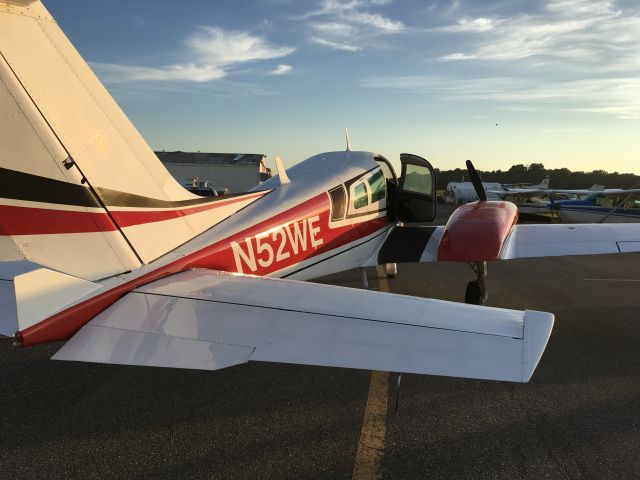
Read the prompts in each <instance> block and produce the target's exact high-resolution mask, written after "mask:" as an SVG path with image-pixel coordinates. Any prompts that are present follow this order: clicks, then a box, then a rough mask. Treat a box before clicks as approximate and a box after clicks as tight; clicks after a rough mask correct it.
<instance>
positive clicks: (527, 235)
mask: <svg viewBox="0 0 640 480" xmlns="http://www.w3.org/2000/svg"><path fill="white" fill-rule="evenodd" d="M0 80H1V82H0V255H1V256H0V260H1V261H2V263H0V315H1V317H0V332H1V333H3V334H5V335H13V336H14V339H15V343H16V344H18V345H21V346H29V345H36V344H41V343H45V342H54V341H62V340H64V341H66V343H65V344H64V346H63V347H62V348H61V349H60V350H59V351H58V352H57V353H56V355H55V356H54V358H55V359H63V360H78V361H89V362H104V363H117V364H129V365H149V366H164V367H180V368H195V369H207V370H215V369H219V368H223V367H227V366H230V365H235V364H240V363H243V362H247V361H249V360H257V361H272V362H290V363H300V364H312V365H326V366H338V367H351V368H363V369H376V370H387V371H398V372H415V373H426V374H436V375H450V376H458V377H471V378H486V379H499V380H510V381H519V382H522V381H528V380H529V378H530V377H531V375H532V373H533V371H534V369H535V367H536V365H537V363H538V361H539V359H540V357H541V355H542V353H543V351H544V348H545V345H546V343H547V340H548V338H549V335H550V332H551V329H552V325H553V319H554V317H553V315H552V314H550V313H544V312H534V311H513V310H505V309H499V308H489V307H484V306H479V305H468V304H458V303H453V302H446V301H440V300H432V299H424V298H416V297H409V296H404V295H395V294H386V293H380V292H373V291H367V290H356V289H348V288H342V287H334V286H326V285H319V284H313V283H306V282H303V281H301V280H306V279H311V278H314V277H318V276H321V275H326V274H329V273H333V272H338V271H342V270H347V269H351V268H354V267H365V266H373V265H378V264H392V263H396V262H431V261H456V262H470V263H472V264H473V265H475V266H476V269H477V273H478V280H476V281H475V282H472V288H471V294H470V295H469V297H471V299H472V300H474V301H479V300H481V299H482V297H483V296H484V281H483V278H484V277H483V274H484V271H485V268H484V267H485V266H486V261H491V260H501V259H511V258H521V257H536V256H552V255H574V254H588V253H613V252H615V253H617V252H632V251H639V250H640V225H633V224H626V225H614V224H607V225H571V226H567V225H516V220H517V216H518V212H517V209H516V207H515V206H514V205H513V204H511V203H508V202H485V201H480V202H475V203H472V204H468V205H466V206H464V207H461V208H459V209H458V210H457V211H456V212H455V213H454V214H453V215H452V216H451V218H450V220H449V222H448V223H447V225H446V226H444V227H439V226H438V227H436V226H424V222H429V221H431V220H433V218H434V215H435V203H434V185H435V182H434V180H435V178H434V172H433V169H432V168H431V165H429V163H428V162H427V161H426V160H424V159H422V158H420V157H417V156H414V155H402V157H401V163H402V171H401V174H400V176H399V177H397V176H396V174H395V173H394V171H393V168H392V167H391V165H390V164H389V162H388V161H387V160H386V159H384V158H383V157H381V156H379V155H376V154H373V153H369V152H355V151H343V152H332V153H325V154H321V155H317V156H314V157H312V158H309V159H307V160H305V161H303V162H301V163H299V164H297V165H295V166H294V167H292V168H290V169H289V170H288V171H287V172H285V171H284V168H282V165H281V164H280V163H279V162H278V163H279V175H278V176H277V177H274V178H273V179H271V180H269V181H267V182H265V183H264V184H262V185H260V186H258V187H256V188H255V189H254V190H253V191H251V192H248V193H244V194H238V195H231V196H221V197H208V198H201V197H198V196H195V195H193V194H191V193H189V192H188V191H186V190H185V189H184V188H183V187H181V186H180V185H179V184H178V183H177V182H176V181H175V180H174V179H173V178H172V177H171V176H170V175H169V173H168V172H167V171H166V170H165V168H164V167H163V166H162V165H161V163H160V162H159V161H158V159H157V157H156V156H155V155H154V153H153V151H152V150H151V149H150V148H149V147H148V146H147V144H146V143H145V142H144V140H143V139H142V137H141V136H140V134H139V133H138V132H137V131H136V130H135V128H134V127H133V125H132V124H131V123H130V122H129V120H128V119H127V118H126V116H125V115H124V114H123V112H122V111H121V110H120V109H119V107H118V106H117V104H116V103H115V101H114V100H113V99H112V98H111V96H110V95H109V94H108V92H107V91H106V90H105V88H104V87H103V86H102V84H101V83H100V82H99V81H98V79H97V78H96V77H95V75H94V74H93V72H92V71H91V70H90V68H89V67H88V66H87V64H86V63H85V62H84V61H83V60H82V58H81V57H80V55H79V54H78V53H77V52H76V50H75V49H74V48H73V46H72V45H71V43H70V42H69V40H68V39H67V38H66V37H65V36H64V34H63V33H62V31H61V30H60V28H59V27H58V25H57V24H56V23H55V21H54V20H53V19H52V18H51V16H50V14H49V13H48V12H47V10H46V9H45V8H44V6H43V5H42V3H40V2H39V1H33V0H10V1H9V2H6V0H5V2H4V3H2V6H1V7H0ZM471 172H472V174H473V175H475V172H474V171H473V168H471ZM474 178H475V180H476V181H477V175H475V176H474ZM274 277H279V278H274Z"/></svg>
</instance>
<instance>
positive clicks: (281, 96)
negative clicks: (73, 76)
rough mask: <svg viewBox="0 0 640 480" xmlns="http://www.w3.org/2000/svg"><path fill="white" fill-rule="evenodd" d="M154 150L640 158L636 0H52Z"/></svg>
mask: <svg viewBox="0 0 640 480" xmlns="http://www.w3.org/2000/svg"><path fill="white" fill-rule="evenodd" d="M44 3H45V5H46V6H47V8H48V9H49V10H50V11H51V13H52V14H53V15H54V17H55V18H56V20H57V21H58V23H59V24H60V26H61V27H62V29H63V30H64V32H65V33H66V34H67V36H68V37H69V38H70V39H71V41H72V42H73V43H74V45H75V46H76V48H77V49H78V50H79V51H80V53H81V54H82V56H83V57H84V58H85V60H87V61H88V62H89V64H90V66H91V67H92V68H93V69H94V71H95V72H96V73H97V74H98V76H99V77H100V79H101V80H102V81H103V83H104V84H105V86H106V87H107V88H108V89H109V91H110V92H111V93H112V95H113V96H114V97H115V99H116V100H117V101H118V103H119V104H120V106H121V107H122V108H123V110H124V111H125V112H126V113H127V115H128V116H129V118H130V119H131V120H132V121H133V123H134V124H135V125H136V127H137V128H138V129H139V130H140V132H141V133H142V135H143V136H144V137H145V139H146V140H147V141H148V142H149V144H150V145H151V147H152V148H154V149H156V150H163V149H164V150H167V151H169V150H184V151H203V152H204V151H208V152H243V153H265V154H267V155H268V156H269V157H270V158H272V157H274V156H276V155H279V156H282V157H283V160H284V163H285V165H292V164H294V163H297V162H299V161H301V160H303V159H305V158H307V157H309V156H312V155H315V154H317V153H321V152H325V151H334V150H344V149H345V140H344V128H345V127H348V129H349V136H350V141H351V145H352V148H353V149H354V150H366V151H374V152H377V153H380V154H382V155H384V156H385V157H387V158H389V159H390V160H393V161H397V158H398V157H399V154H400V153H401V152H407V153H413V154H416V155H420V156H422V157H425V158H427V159H428V160H429V161H431V163H432V164H433V165H434V167H436V168H440V169H451V168H456V167H460V168H464V161H465V160H466V159H471V160H473V161H474V164H475V165H476V168H478V169H481V170H494V169H507V168H509V167H510V166H511V165H513V164H518V163H523V164H530V163H533V162H536V163H543V164H544V165H545V166H546V167H547V168H561V167H567V168H569V169H571V170H594V169H602V170H607V171H618V172H633V173H636V174H640V4H639V3H638V2H637V1H636V0H631V1H599V0H590V1H589V0H546V1H536V2H532V1H524V0H522V1H521V0H508V1H493V2H491V1H478V0H449V1H443V0H434V1H430V0H427V1H420V0H344V1H341V0H309V1H304V2H301V1H294V0H255V1H245V0H235V1H224V0H218V1H215V2H211V1H208V2H205V1H197V0H181V1H180V2H167V1H159V0H127V1H124V0H122V1H121V0H111V1H109V2H105V1H103V0H45V1H44Z"/></svg>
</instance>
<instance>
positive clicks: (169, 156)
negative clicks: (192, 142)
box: [155, 152, 266, 166]
mask: <svg viewBox="0 0 640 480" xmlns="http://www.w3.org/2000/svg"><path fill="white" fill-rule="evenodd" d="M155 153H156V155H157V156H158V158H159V159H160V161H161V162H162V163H195V164H200V165H256V166H258V165H260V162H262V160H263V159H264V158H265V156H266V155H264V154H262V153H204V152H155Z"/></svg>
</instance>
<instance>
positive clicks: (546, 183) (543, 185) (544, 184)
mask: <svg viewBox="0 0 640 480" xmlns="http://www.w3.org/2000/svg"><path fill="white" fill-rule="evenodd" d="M550 179H551V175H545V177H544V178H543V179H542V181H541V182H540V183H539V184H538V185H531V186H529V187H527V188H540V189H542V188H549V181H550Z"/></svg>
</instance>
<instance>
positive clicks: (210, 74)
mask: <svg viewBox="0 0 640 480" xmlns="http://www.w3.org/2000/svg"><path fill="white" fill-rule="evenodd" d="M185 43H186V46H187V49H188V51H187V54H186V57H187V58H188V59H189V61H188V62H187V63H183V64H173V65H164V66H159V67H147V66H140V65H119V64H111V63H93V64H92V66H93V67H94V68H95V70H96V72H97V73H98V75H99V76H100V77H101V78H102V79H103V80H104V81H105V82H107V83H118V82H135V81H144V82H195V83H202V82H210V81H213V80H219V79H221V78H223V77H225V76H226V75H227V73H228V72H229V70H231V69H232V68H233V67H234V66H236V65H238V64H242V63H248V62H256V61H260V60H272V59H276V58H282V57H285V56H287V55H290V54H291V53H293V52H294V51H295V48H293V47H286V46H277V45H273V44H271V43H270V42H269V41H267V40H265V39H264V38H262V37H259V36H255V35H252V34H250V33H247V32H240V31H226V30H223V29H221V28H217V27H202V28H200V29H199V30H198V31H197V32H196V33H194V34H193V35H191V36H190V37H189V38H188V39H187V40H186V42H185ZM282 73H284V72H282Z"/></svg>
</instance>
